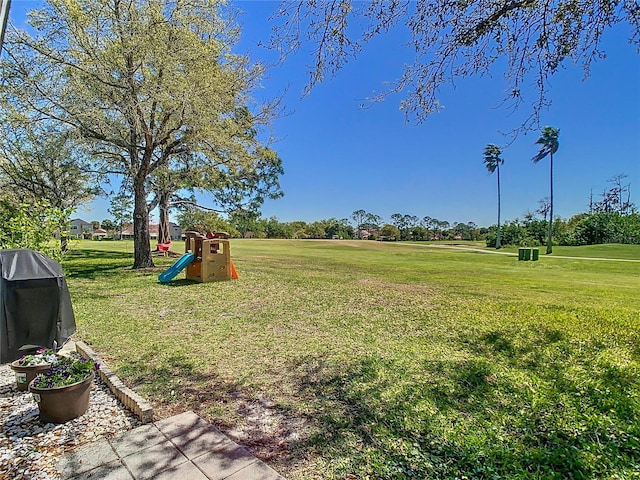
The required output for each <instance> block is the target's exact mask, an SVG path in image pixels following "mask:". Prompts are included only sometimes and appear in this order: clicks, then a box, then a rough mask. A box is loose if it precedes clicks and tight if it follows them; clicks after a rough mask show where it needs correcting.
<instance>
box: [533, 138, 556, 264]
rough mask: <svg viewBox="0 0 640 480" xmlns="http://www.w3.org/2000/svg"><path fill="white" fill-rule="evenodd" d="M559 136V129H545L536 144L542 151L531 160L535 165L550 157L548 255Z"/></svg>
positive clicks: (551, 245)
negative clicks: (554, 165)
mask: <svg viewBox="0 0 640 480" xmlns="http://www.w3.org/2000/svg"><path fill="white" fill-rule="evenodd" d="M559 134H560V129H559V128H553V127H549V126H547V127H544V128H543V129H542V133H541V134H540V138H538V140H536V144H538V145H540V150H538V153H537V154H536V155H535V156H534V157H533V158H532V159H531V161H532V162H533V163H538V162H539V161H540V160H542V159H543V158H545V157H546V156H547V155H548V156H549V232H548V234H547V254H550V253H552V251H553V244H552V241H553V239H552V237H553V154H554V153H556V152H557V151H558V147H559V146H560V143H559V142H558V135H559Z"/></svg>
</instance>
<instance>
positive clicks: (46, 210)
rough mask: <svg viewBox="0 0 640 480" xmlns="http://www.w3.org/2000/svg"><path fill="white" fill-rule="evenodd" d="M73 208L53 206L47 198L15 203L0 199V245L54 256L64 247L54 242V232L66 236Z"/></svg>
mask: <svg viewBox="0 0 640 480" xmlns="http://www.w3.org/2000/svg"><path fill="white" fill-rule="evenodd" d="M70 213H71V211H70V210H63V209H60V208H57V207H51V206H50V205H49V203H48V202H45V201H43V202H35V203H31V204H29V203H21V204H18V205H16V204H13V203H10V202H8V201H7V200H2V201H0V247H1V248H28V249H31V250H35V251H37V252H40V253H42V254H44V255H46V256H48V257H50V258H52V259H54V260H60V259H61V258H62V256H63V255H64V251H63V249H62V246H61V244H60V243H56V242H53V237H54V235H55V234H59V235H60V236H63V237H66V235H67V232H68V222H69V215H70Z"/></svg>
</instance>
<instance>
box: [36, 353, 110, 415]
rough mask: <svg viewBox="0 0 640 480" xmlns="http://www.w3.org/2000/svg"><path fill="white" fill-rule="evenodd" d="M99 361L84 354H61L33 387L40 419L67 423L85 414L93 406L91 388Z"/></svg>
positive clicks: (37, 378) (38, 377) (40, 375)
mask: <svg viewBox="0 0 640 480" xmlns="http://www.w3.org/2000/svg"><path fill="white" fill-rule="evenodd" d="M98 368H99V365H98V364H97V363H96V362H94V361H93V360H88V359H86V358H84V357H81V356H80V355H77V354H76V355H74V356H70V357H60V359H59V360H58V362H57V363H56V364H54V365H51V366H50V367H49V369H47V370H46V371H44V372H42V373H40V374H38V376H36V377H35V378H34V379H33V381H32V382H31V383H30V384H29V391H30V392H31V393H32V394H33V398H34V400H35V401H36V403H37V404H38V409H39V411H40V420H42V421H43V422H51V423H64V422H67V421H69V420H72V419H74V418H76V417H79V416H80V415H83V414H84V413H85V412H86V411H87V409H88V408H89V392H90V391H91V386H92V385H93V379H94V378H95V373H94V371H95V370H97V369H98Z"/></svg>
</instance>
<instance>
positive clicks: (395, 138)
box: [11, 0, 640, 226]
mask: <svg viewBox="0 0 640 480" xmlns="http://www.w3.org/2000/svg"><path fill="white" fill-rule="evenodd" d="M37 4H38V3H37V2H34V1H31V0H29V1H25V0H23V1H20V0H13V3H12V12H11V18H12V19H14V18H15V19H16V20H17V19H18V18H20V17H23V16H24V13H23V12H24V11H25V10H26V9H30V8H34V7H35V6H37ZM236 5H237V6H239V7H240V9H242V10H243V11H244V13H243V15H242V16H241V17H240V18H239V22H240V23H241V24H242V25H243V38H242V41H241V43H240V45H239V46H238V49H239V50H240V51H243V52H248V53H249V54H250V55H251V57H252V59H253V60H258V61H260V60H262V61H266V62H269V61H272V60H274V55H273V53H272V52H269V51H267V50H265V49H264V48H262V47H259V46H258V43H259V42H260V41H262V42H265V41H266V40H267V39H268V37H269V34H270V24H269V21H268V17H269V14H270V13H271V11H272V10H273V9H274V8H275V7H276V6H277V5H278V2H272V1H239V2H236ZM628 36H629V35H628V31H627V29H626V27H625V26H621V27H616V28H614V29H612V30H611V31H609V32H608V33H607V34H606V35H605V37H604V44H603V46H604V49H605V51H606V53H607V58H606V59H605V60H601V61H598V62H597V63H595V64H594V65H593V67H592V71H591V75H590V77H589V78H587V79H586V80H584V81H583V77H584V74H583V72H582V70H581V69H579V68H577V67H573V66H571V65H568V66H566V68H565V69H564V70H562V71H560V72H559V74H557V75H555V76H554V77H553V78H552V79H551V84H550V88H551V90H550V91H551V95H550V98H551V100H552V102H553V104H552V106H551V108H550V109H549V110H548V111H546V112H544V114H543V117H542V124H543V125H551V126H554V127H558V128H560V149H559V151H558V153H557V154H556V156H555V157H554V186H555V188H554V210H555V213H556V214H557V215H559V216H561V217H563V218H568V217H570V216H571V215H574V214H576V213H579V212H582V211H585V210H586V208H587V205H588V202H589V194H590V192H591V190H593V194H594V198H595V199H596V200H597V199H599V195H598V194H599V193H601V192H602V191H603V190H604V189H606V188H608V187H609V186H610V184H608V183H607V180H608V179H610V178H611V177H613V176H614V175H617V174H626V175H627V178H626V182H627V183H631V194H632V201H634V203H636V204H637V205H638V204H640V56H639V55H638V53H637V52H636V49H635V48H634V47H633V46H632V45H630V44H629V43H628V41H627V38H628ZM309 48H311V47H310V46H305V48H303V49H302V51H301V52H300V53H299V54H296V55H294V56H291V57H289V58H288V59H287V61H286V62H284V63H283V64H281V65H279V66H277V67H275V68H272V69H271V70H270V71H269V78H267V79H265V80H264V82H263V88H262V90H260V91H258V92H256V97H258V98H261V97H264V98H272V97H275V96H278V95H280V94H282V93H283V92H285V91H286V94H285V97H284V105H285V107H286V109H287V111H288V112H289V114H288V115H287V116H284V117H282V118H279V119H277V120H276V121H275V122H274V124H273V134H274V135H275V137H277V138H278V139H279V140H278V141H277V142H276V143H275V144H274V145H273V148H274V149H275V150H276V151H277V152H278V154H279V156H280V157H281V158H282V159H283V162H284V168H285V174H284V176H283V177H282V179H281V184H282V188H283V190H284V192H285V196H284V197H283V198H281V199H278V200H274V201H271V200H268V201H266V202H265V205H264V206H263V208H262V213H263V216H264V217H270V216H276V217H278V218H279V219H280V220H282V221H293V220H304V221H309V222H311V221H314V220H320V219H324V218H330V217H336V218H348V217H350V215H351V213H352V212H353V211H355V210H358V209H364V210H366V211H367V212H370V213H374V214H377V215H380V216H382V217H383V218H384V219H385V220H388V219H389V216H390V215H391V214H394V213H401V214H409V215H416V216H418V217H420V218H422V217H424V216H426V215H428V216H430V217H434V218H438V219H440V220H447V221H449V222H451V223H453V222H465V223H466V222H469V221H473V222H475V223H476V224H478V225H483V226H487V225H491V224H493V223H495V221H496V178H495V175H489V173H488V172H487V170H486V168H485V167H484V165H483V162H482V151H483V149H484V147H485V146H486V144H487V143H496V144H499V145H501V144H502V145H504V144H506V143H507V142H508V139H507V138H505V137H503V136H502V135H501V134H500V133H499V132H500V131H509V130H511V129H513V128H514V127H517V126H518V125H519V124H520V122H521V120H522V118H523V115H525V114H526V113H528V112H525V111H524V110H522V109H521V111H519V112H515V113H514V112H511V111H510V110H507V109H504V108H498V105H499V104H500V102H501V100H502V98H503V90H504V88H505V86H506V85H505V83H504V81H503V79H502V72H501V71H499V70H496V71H494V72H492V78H489V77H484V78H468V79H460V80H458V81H457V82H456V87H455V88H447V89H443V90H442V91H441V94H440V98H441V101H442V103H443V104H444V106H445V108H444V110H443V112H441V113H438V114H435V115H432V116H430V117H429V118H428V119H427V120H426V121H425V122H424V123H422V124H415V123H412V124H406V123H405V117H404V114H403V113H402V112H401V111H400V110H399V103H400V100H401V99H402V96H398V95H396V96H391V97H389V98H387V99H386V100H385V101H384V102H380V103H376V104H374V105H372V106H371V107H369V108H365V109H363V108H361V107H360V105H361V104H362V103H363V100H364V99H366V98H367V97H369V96H370V95H372V94H373V93H374V92H380V91H381V90H383V89H384V84H385V82H388V81H393V80H395V79H396V78H398V77H399V76H400V75H401V73H402V65H403V62H404V61H405V60H407V61H408V60H409V58H408V57H407V47H404V46H403V41H402V39H401V37H400V36H398V35H390V36H386V37H380V38H379V39H376V40H375V41H374V42H371V43H370V44H368V45H366V46H365V49H364V51H363V52H362V54H361V55H360V57H359V58H358V59H356V60H354V61H352V62H350V63H349V64H348V65H347V66H346V67H345V68H344V69H343V70H341V71H339V72H338V74H337V75H336V76H335V77H334V78H332V79H327V80H326V81H325V82H324V83H322V84H320V85H318V86H316V87H315V88H314V89H313V90H312V91H311V94H310V95H309V96H307V97H302V90H303V88H304V86H305V84H306V82H307V80H308V76H307V75H308V74H307V72H308V70H309V68H308V67H307V65H308V64H310V63H311V61H312V59H311V57H310V56H309V55H308V52H309ZM526 93H528V94H529V95H531V96H533V94H534V92H533V90H531V91H529V92H526ZM522 108H526V106H523V107H522ZM536 139H537V134H536V133H535V132H532V133H529V134H527V135H521V136H520V137H518V138H517V139H516V141H515V142H514V143H513V144H511V145H510V146H509V147H508V148H507V149H505V151H504V154H503V157H504V159H505V164H504V165H503V166H502V168H501V181H502V219H503V220H508V219H514V218H522V216H523V214H524V213H525V212H527V211H535V210H536V209H537V208H538V201H539V200H541V199H542V198H544V197H546V196H548V195H549V181H548V177H549V164H548V160H546V159H545V160H542V161H541V162H540V163H539V164H537V165H534V164H533V163H532V162H531V160H530V159H531V157H532V156H533V155H534V154H535V153H536V152H537V146H536V145H535V140H536ZM201 201H202V202H204V203H206V202H207V198H206V197H202V198H201ZM107 208H108V201H106V200H104V199H101V200H98V201H96V202H94V204H93V205H92V206H91V207H90V210H89V211H86V210H84V209H83V210H79V211H78V215H79V216H81V217H82V218H84V219H85V220H102V219H104V218H108V217H109V215H108V213H107Z"/></svg>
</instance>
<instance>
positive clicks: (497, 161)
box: [484, 143, 504, 248]
mask: <svg viewBox="0 0 640 480" xmlns="http://www.w3.org/2000/svg"><path fill="white" fill-rule="evenodd" d="M500 155H502V150H501V149H500V147H498V146H497V145H494V144H493V143H490V144H488V145H487V146H486V147H485V148H484V166H485V167H487V170H488V171H489V173H493V172H496V176H497V178H498V231H497V234H496V248H500V246H501V245H500V165H501V164H503V163H504V159H503V158H502V157H501V156H500Z"/></svg>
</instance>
